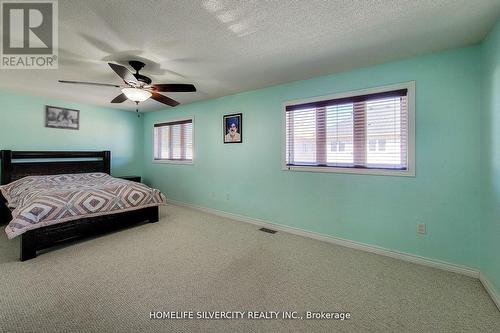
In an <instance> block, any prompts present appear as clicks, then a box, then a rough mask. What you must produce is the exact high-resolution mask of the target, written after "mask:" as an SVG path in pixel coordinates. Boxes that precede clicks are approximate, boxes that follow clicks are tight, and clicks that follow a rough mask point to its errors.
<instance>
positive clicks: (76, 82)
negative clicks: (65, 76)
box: [59, 80, 120, 88]
mask: <svg viewBox="0 0 500 333" xmlns="http://www.w3.org/2000/svg"><path fill="white" fill-rule="evenodd" d="M59 82H60V83H71V84H85V85H88V86H101V87H116V88H120V86H119V85H116V84H109V83H95V82H83V81H66V80H59Z"/></svg>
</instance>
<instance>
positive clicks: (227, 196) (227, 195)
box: [226, 193, 230, 201]
mask: <svg viewBox="0 0 500 333" xmlns="http://www.w3.org/2000/svg"><path fill="white" fill-rule="evenodd" d="M229 198H230V196H229V193H226V200H227V201H229Z"/></svg>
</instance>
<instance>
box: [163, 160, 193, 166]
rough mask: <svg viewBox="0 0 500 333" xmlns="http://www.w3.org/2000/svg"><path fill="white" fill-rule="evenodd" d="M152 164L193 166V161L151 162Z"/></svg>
mask: <svg viewBox="0 0 500 333" xmlns="http://www.w3.org/2000/svg"><path fill="white" fill-rule="evenodd" d="M153 163H154V164H187V165H192V164H194V163H193V161H180V160H153Z"/></svg>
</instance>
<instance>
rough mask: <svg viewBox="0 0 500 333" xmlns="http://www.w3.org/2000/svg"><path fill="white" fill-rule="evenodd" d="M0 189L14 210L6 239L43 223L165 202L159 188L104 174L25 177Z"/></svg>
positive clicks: (6, 229) (105, 213)
mask: <svg viewBox="0 0 500 333" xmlns="http://www.w3.org/2000/svg"><path fill="white" fill-rule="evenodd" d="M0 191H1V192H2V194H3V196H4V197H5V199H7V203H8V206H9V208H11V209H14V210H13V212H12V221H11V222H10V223H9V224H8V226H7V227H6V228H5V232H6V233H7V237H8V238H10V239H11V238H14V237H16V236H19V235H21V234H23V233H25V232H26V231H28V230H32V229H37V228H41V227H44V226H47V225H52V224H57V223H63V222H67V221H71V220H77V219H80V218H86V217H94V216H99V215H109V214H114V213H121V212H125V211H130V210H136V209H141V208H146V207H152V206H161V205H164V204H165V203H166V198H165V196H164V195H163V194H162V193H161V192H160V191H159V190H156V189H152V188H150V187H148V186H146V185H143V184H140V183H135V182H131V181H128V180H123V179H118V178H113V177H111V176H109V175H108V174H105V173H82V174H66V175H53V176H28V177H25V178H22V179H19V180H16V181H14V182H12V183H10V184H7V185H4V186H0Z"/></svg>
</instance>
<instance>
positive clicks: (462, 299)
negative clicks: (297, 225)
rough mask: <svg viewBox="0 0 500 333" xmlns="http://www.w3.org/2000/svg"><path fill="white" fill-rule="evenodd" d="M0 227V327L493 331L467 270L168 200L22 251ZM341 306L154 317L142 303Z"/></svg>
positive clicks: (495, 325)
mask: <svg viewBox="0 0 500 333" xmlns="http://www.w3.org/2000/svg"><path fill="white" fill-rule="evenodd" d="M18 251H19V240H17V239H16V240H12V241H8V240H7V239H6V237H5V235H4V233H3V232H2V233H1V236H0V331H2V332H142V331H144V332H146V331H150V332H155V331H157V332H167V331H175V332H181V331H184V332H278V331H296V332H499V327H500V312H499V311H498V310H497V309H496V307H495V305H494V304H493V302H492V301H491V299H490V298H489V297H488V295H487V294H486V291H485V290H484V289H483V287H482V286H481V284H480V282H479V281H478V280H476V279H473V278H469V277H466V276H462V275H459V274H454V273H449V272H444V271H441V270H437V269H433V268H429V267H424V266H419V265H415V264H411V263H407V262H403V261H399V260H395V259H391V258H386V257H382V256H378V255H375V254H370V253H365V252H360V251H357V250H352V249H348V248H344V247H341V246H336V245H332V244H328V243H324V242H320V241H316V240H312V239H308V238H303V237H299V236H294V235H290V234H286V233H283V232H279V233H277V234H275V235H271V234H266V233H263V232H261V231H258V230H257V227H255V226H253V225H250V224H244V223H240V222H235V221H231V220H227V219H223V218H219V217H215V216H211V215H208V214H204V213H200V212H197V211H193V210H190V209H186V208H181V207H176V206H169V207H167V213H166V216H164V217H163V218H162V219H161V221H160V222H159V223H156V224H143V225H140V226H137V227H135V228H130V229H126V230H123V231H120V232H116V233H112V234H108V235H104V236H101V237H97V238H93V239H89V240H85V241H80V242H77V243H73V244H71V245H68V246H63V247H59V248H57V249H54V250H51V251H48V252H46V253H43V254H41V255H39V256H38V257H37V258H35V259H33V260H30V261H27V262H24V263H21V262H19V261H18ZM153 310H156V311H189V310H191V311H298V312H300V313H303V312H305V311H349V312H350V313H351V315H352V319H350V320H348V321H334V320H300V319H297V320H241V319H239V320H162V319H160V320H151V319H149V314H150V312H151V311H153Z"/></svg>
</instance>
